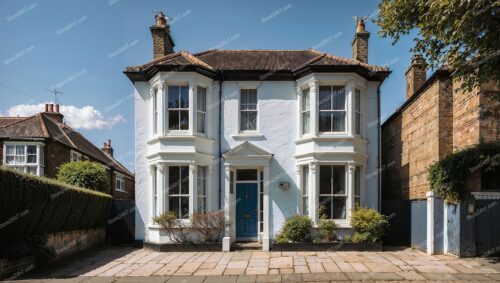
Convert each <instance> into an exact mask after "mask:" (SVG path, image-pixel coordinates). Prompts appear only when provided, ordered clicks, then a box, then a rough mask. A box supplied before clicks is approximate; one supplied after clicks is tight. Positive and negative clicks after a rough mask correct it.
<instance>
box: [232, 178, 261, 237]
mask: <svg viewBox="0 0 500 283" xmlns="http://www.w3.org/2000/svg"><path fill="white" fill-rule="evenodd" d="M236 237H237V238H246V237H257V183H249V184H246V183H241V184H236Z"/></svg>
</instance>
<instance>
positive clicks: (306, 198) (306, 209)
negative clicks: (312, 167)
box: [302, 165, 309, 215]
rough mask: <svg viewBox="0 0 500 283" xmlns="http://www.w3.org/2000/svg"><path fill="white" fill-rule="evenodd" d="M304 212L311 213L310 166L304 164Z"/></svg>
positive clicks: (304, 213) (305, 213)
mask: <svg viewBox="0 0 500 283" xmlns="http://www.w3.org/2000/svg"><path fill="white" fill-rule="evenodd" d="M302 214H303V215H309V166H307V165H306V166H302Z"/></svg>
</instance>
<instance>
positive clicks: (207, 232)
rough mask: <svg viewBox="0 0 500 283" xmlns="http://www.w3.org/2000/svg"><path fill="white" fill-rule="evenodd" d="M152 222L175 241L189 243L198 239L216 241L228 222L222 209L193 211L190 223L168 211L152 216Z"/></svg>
mask: <svg viewBox="0 0 500 283" xmlns="http://www.w3.org/2000/svg"><path fill="white" fill-rule="evenodd" d="M153 222H154V223H156V224H158V225H160V226H161V228H162V229H163V230H165V232H166V233H167V235H168V237H169V238H170V240H172V242H175V243H191V242H195V241H196V240H198V239H199V241H200V242H218V241H220V239H221V237H222V233H223V232H224V228H225V227H226V226H225V225H226V224H228V223H227V222H226V219H225V215H224V211H212V212H207V213H195V214H193V217H192V219H191V222H190V223H189V222H186V221H185V220H181V219H177V214H176V213H175V212H172V211H169V212H165V213H162V214H160V215H159V216H156V217H153Z"/></svg>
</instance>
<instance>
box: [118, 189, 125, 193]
mask: <svg viewBox="0 0 500 283" xmlns="http://www.w3.org/2000/svg"><path fill="white" fill-rule="evenodd" d="M115 192H120V193H127V191H124V190H119V189H115Z"/></svg>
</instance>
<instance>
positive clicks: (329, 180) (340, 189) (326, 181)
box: [318, 165, 347, 219]
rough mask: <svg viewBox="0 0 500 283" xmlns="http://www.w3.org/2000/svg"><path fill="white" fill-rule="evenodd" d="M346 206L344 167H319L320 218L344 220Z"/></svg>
mask: <svg viewBox="0 0 500 283" xmlns="http://www.w3.org/2000/svg"><path fill="white" fill-rule="evenodd" d="M346 206H347V189H346V170H345V166H337V165H321V166H320V172H319V206H318V208H319V211H320V213H321V214H320V217H322V218H325V217H326V218H327V219H345V218H346Z"/></svg>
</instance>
